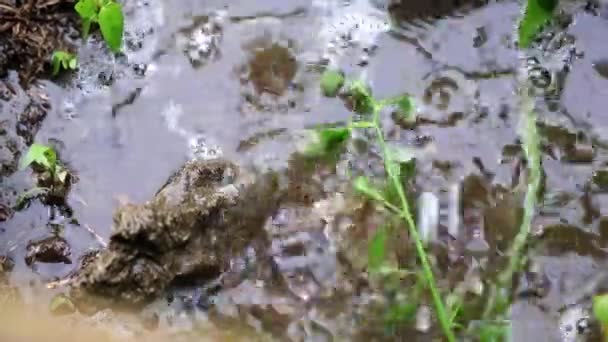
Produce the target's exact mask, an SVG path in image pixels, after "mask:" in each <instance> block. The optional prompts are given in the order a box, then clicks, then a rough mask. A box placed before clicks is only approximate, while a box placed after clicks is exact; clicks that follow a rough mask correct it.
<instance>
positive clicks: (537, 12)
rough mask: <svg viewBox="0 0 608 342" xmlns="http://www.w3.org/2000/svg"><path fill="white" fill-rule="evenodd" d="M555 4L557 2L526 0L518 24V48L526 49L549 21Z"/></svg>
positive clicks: (555, 0) (551, 0)
mask: <svg viewBox="0 0 608 342" xmlns="http://www.w3.org/2000/svg"><path fill="white" fill-rule="evenodd" d="M557 2H558V1H557V0H528V3H527V5H526V10H525V12H524V16H523V17H522V19H521V21H520V22H519V30H518V34H519V46H520V47H522V48H526V47H528V46H529V45H530V43H532V41H533V40H534V38H535V37H536V35H537V34H538V33H539V32H540V30H541V29H542V28H543V26H544V25H545V24H546V23H547V22H549V20H551V17H552V16H553V11H554V10H555V8H556V7H557Z"/></svg>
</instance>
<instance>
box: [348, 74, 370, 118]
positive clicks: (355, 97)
mask: <svg viewBox="0 0 608 342" xmlns="http://www.w3.org/2000/svg"><path fill="white" fill-rule="evenodd" d="M348 95H349V97H350V100H351V103H350V105H351V107H352V110H353V111H354V112H356V113H359V114H371V113H372V112H373V111H374V107H375V105H376V103H375V101H374V98H373V97H372V93H371V90H370V89H369V87H368V86H367V85H365V84H364V83H363V82H361V81H355V82H353V83H352V84H351V85H350V87H349V89H348Z"/></svg>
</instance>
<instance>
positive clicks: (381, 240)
mask: <svg viewBox="0 0 608 342" xmlns="http://www.w3.org/2000/svg"><path fill="white" fill-rule="evenodd" d="M387 235H388V234H387V230H386V228H385V227H380V228H379V229H378V230H377V231H376V232H375V233H374V236H373V237H372V239H371V241H370V243H369V247H368V261H367V264H368V267H369V270H370V271H372V272H375V271H376V270H379V269H380V267H381V266H382V264H383V263H384V259H385V256H386V239H387Z"/></svg>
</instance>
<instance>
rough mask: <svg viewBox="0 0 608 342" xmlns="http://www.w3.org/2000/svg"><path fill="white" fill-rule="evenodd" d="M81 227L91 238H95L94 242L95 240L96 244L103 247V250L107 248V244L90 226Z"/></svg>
mask: <svg viewBox="0 0 608 342" xmlns="http://www.w3.org/2000/svg"><path fill="white" fill-rule="evenodd" d="M82 227H84V229H86V230H87V231H88V232H89V233H91V235H93V237H94V238H95V240H97V242H98V243H99V244H100V245H101V246H102V247H103V248H107V247H108V243H107V242H106V241H105V240H104V239H103V238H102V237H101V236H100V235H99V234H97V232H95V230H93V228H91V226H89V225H88V224H86V223H85V224H83V225H82Z"/></svg>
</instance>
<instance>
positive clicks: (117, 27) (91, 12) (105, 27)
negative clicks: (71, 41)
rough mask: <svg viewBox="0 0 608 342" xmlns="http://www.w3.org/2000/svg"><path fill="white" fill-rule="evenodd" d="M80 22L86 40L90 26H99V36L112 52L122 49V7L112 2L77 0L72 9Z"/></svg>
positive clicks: (106, 0) (110, 0) (107, 0)
mask: <svg viewBox="0 0 608 342" xmlns="http://www.w3.org/2000/svg"><path fill="white" fill-rule="evenodd" d="M74 8H75V10H76V12H77V13H78V15H79V16H80V19H81V20H82V35H83V37H84V38H85V39H86V38H87V37H88V35H89V32H90V30H91V24H92V23H97V24H99V28H100V30H101V35H102V36H103V39H104V40H105V41H106V44H108V47H109V48H110V50H112V51H113V52H119V51H120V49H121V47H122V37H123V33H124V14H123V12H122V6H121V5H120V4H119V3H118V2H115V1H113V0H79V1H78V2H77V3H76V6H75V7H74Z"/></svg>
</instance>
